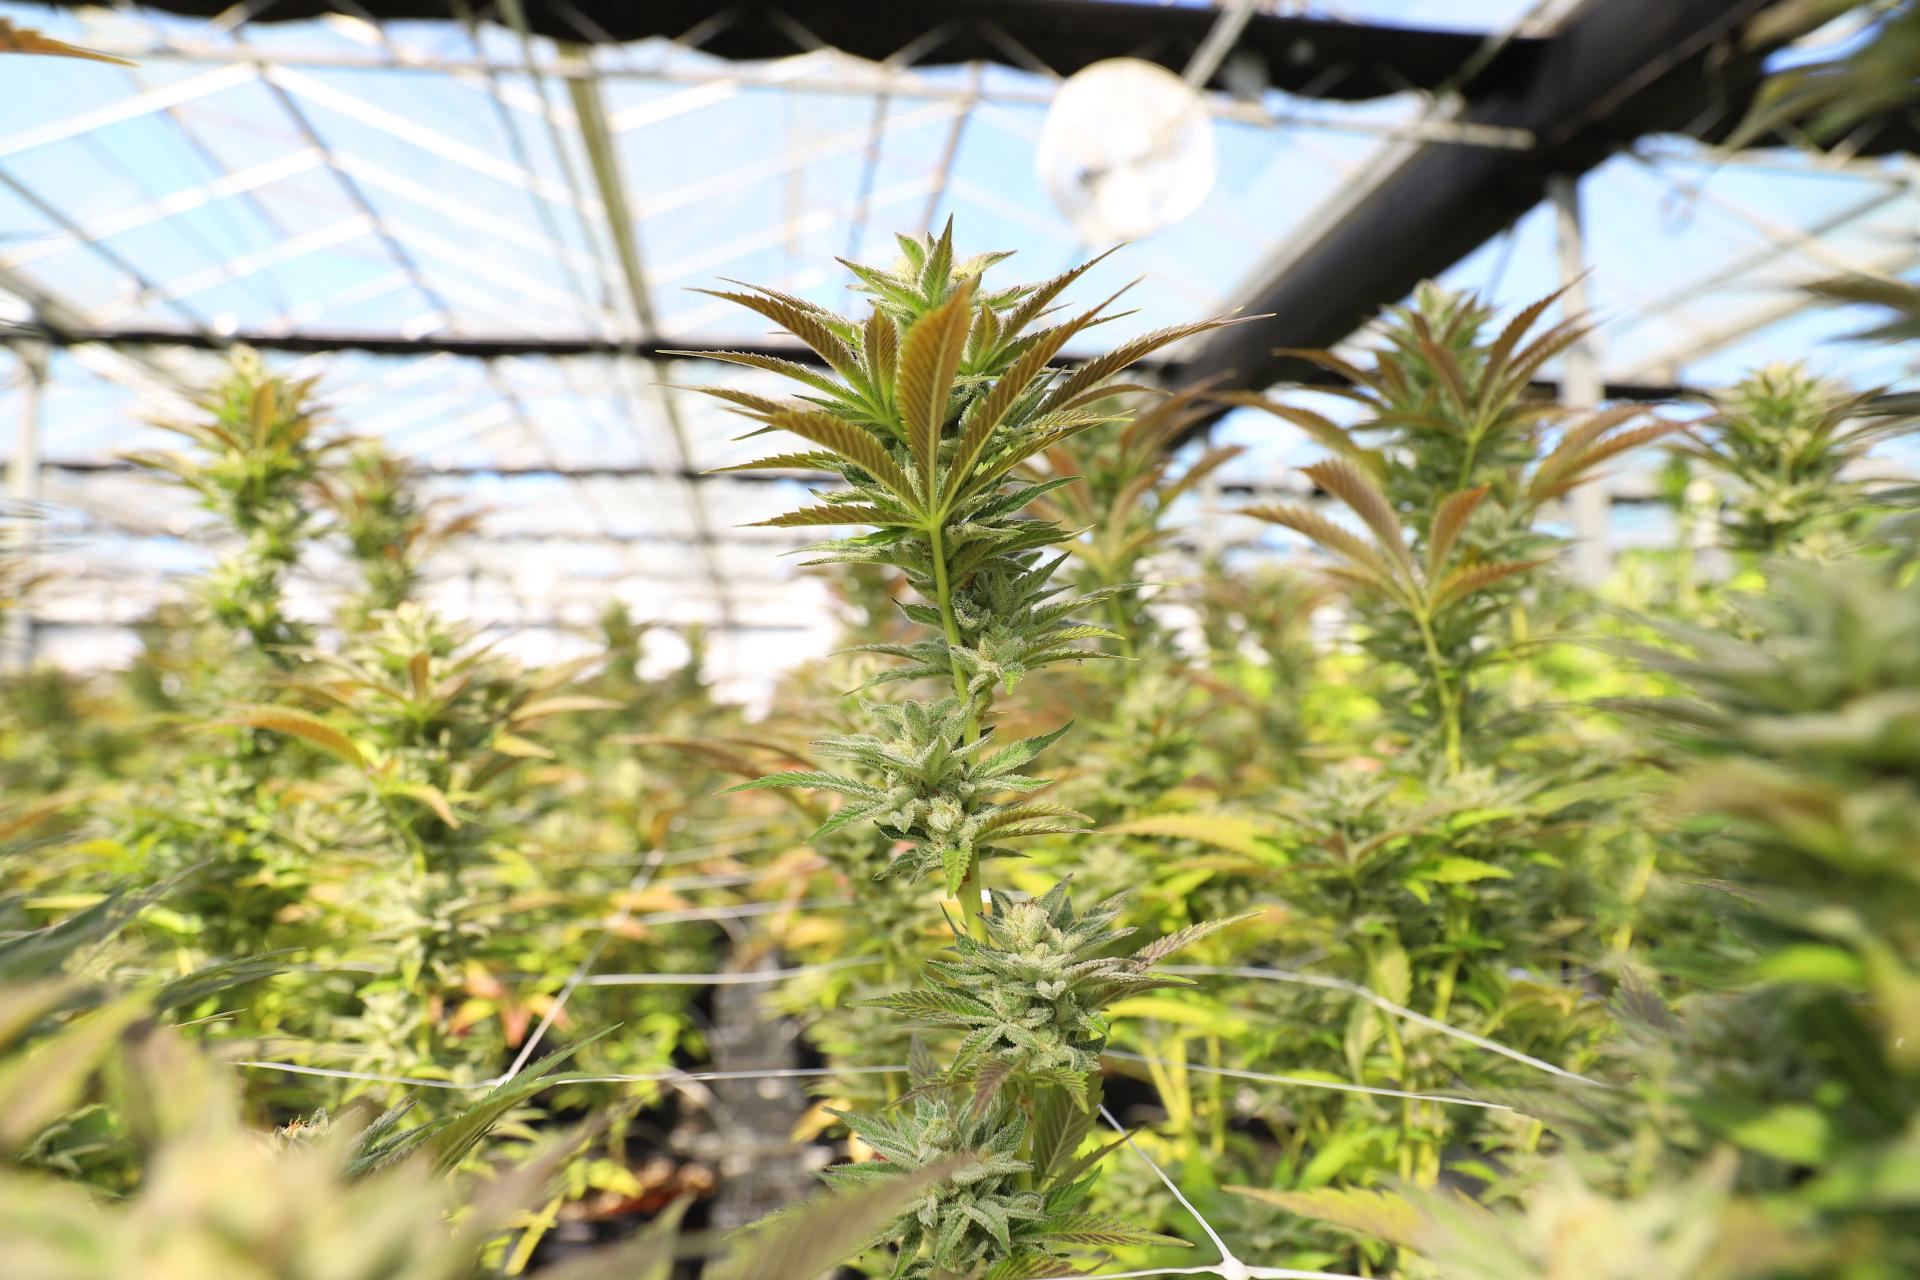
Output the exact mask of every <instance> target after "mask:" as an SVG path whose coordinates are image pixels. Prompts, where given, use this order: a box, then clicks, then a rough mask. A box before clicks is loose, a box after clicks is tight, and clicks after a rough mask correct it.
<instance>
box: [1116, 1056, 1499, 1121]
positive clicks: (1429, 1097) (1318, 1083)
mask: <svg viewBox="0 0 1920 1280" xmlns="http://www.w3.org/2000/svg"><path fill="white" fill-rule="evenodd" d="M1105 1056H1107V1057H1109V1058H1120V1059H1123V1060H1125V1061H1127V1062H1144V1063H1146V1064H1147V1065H1149V1066H1156V1067H1170V1066H1176V1065H1179V1066H1184V1067H1185V1069H1186V1070H1188V1071H1197V1072H1199V1073H1200V1074H1202V1075H1210V1076H1227V1077H1229V1078H1231V1079H1234V1080H1252V1081H1256V1082H1258V1083H1261V1084H1285V1085H1293V1086H1295V1087H1296V1088H1302V1089H1330V1090H1332V1091H1333V1092H1335V1093H1365V1094H1371V1095H1373V1096H1374V1097H1379V1098H1407V1099H1410V1100H1412V1101H1414V1102H1438V1103H1442V1104H1445V1105H1447V1106H1454V1107H1479V1108H1480V1109H1481V1110H1483V1111H1511V1110H1513V1108H1512V1107H1509V1106H1507V1105H1506V1104H1505V1103H1501V1102H1483V1101H1482V1100H1480V1099H1479V1098H1462V1097H1458V1096H1456V1095H1454V1094H1448V1093H1411V1092H1409V1091H1407V1090H1405V1089H1383V1088H1375V1087H1374V1086H1373V1085H1367V1084H1347V1083H1344V1082H1341V1081H1336V1080H1309V1079H1307V1078H1306V1077H1304V1076H1281V1075H1274V1074H1272V1073H1271V1072H1266V1071H1243V1070H1241V1069H1240V1068H1238V1067H1210V1066H1206V1065H1204V1064H1202V1063H1198V1062H1188V1063H1184V1064H1176V1063H1172V1062H1168V1061H1167V1060H1165V1059H1164V1058H1149V1057H1146V1056H1145V1055H1143V1054H1138V1053H1126V1052H1124V1051H1122V1050H1119V1049H1108V1050H1107V1051H1106V1055H1105Z"/></svg>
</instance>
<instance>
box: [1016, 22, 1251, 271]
mask: <svg viewBox="0 0 1920 1280" xmlns="http://www.w3.org/2000/svg"><path fill="white" fill-rule="evenodd" d="M1036 165H1037V167H1038V169H1039V173H1040V179H1041V181H1043V182H1045V183H1046V185H1047V192H1048V194H1049V195H1051V196H1052V197H1053V202H1054V204H1055V205H1057V206H1058V207H1059V209H1060V212H1061V213H1062V214H1064V215H1066V218H1067V221H1068V222H1070V223H1072V224H1073V229H1074V233H1075V234H1076V235H1078V236H1079V238H1080V240H1081V242H1082V243H1083V244H1106V243H1109V242H1111V241H1115V240H1137V239H1139V238H1140V237H1142V236H1147V235H1151V234H1152V233H1154V232H1155V231H1158V230H1160V229H1161V228H1162V227H1166V226H1170V225H1172V224H1173V223H1175V222H1178V221H1180V219H1182V218H1184V217H1186V216H1187V215H1188V214H1190V213H1192V212H1193V211H1194V210H1195V209H1197V208H1199V207H1200V202H1201V201H1203V200H1205V199H1206V198H1207V192H1208V191H1210V190H1212V188H1213V179H1214V173H1215V168H1214V150H1213V119H1212V117H1211V116H1210V115H1209V114H1208V113H1207V108H1206V104H1205V103H1204V102H1202V101H1201V100H1200V95H1199V94H1197V93H1195V92H1194V91H1193V89H1192V88H1190V87H1189V86H1188V85H1187V83H1186V81H1184V80H1182V79H1181V78H1180V77H1179V76H1177V75H1175V74H1174V73H1173V72H1171V71H1169V70H1167V69H1166V68H1165V67H1162V66H1158V65H1156V64H1154V63H1151V62H1143V61H1141V60H1140V59H1138V58H1110V59H1108V60H1107V61H1104V62H1096V63H1094V64H1093V65H1092V66H1090V67H1087V68H1085V69H1084V70H1082V71H1079V72H1076V73H1075V74H1073V75H1072V76H1070V77H1068V78H1067V80H1066V81H1065V82H1064V83H1063V84H1061V86H1060V90H1059V92H1057V93H1056V94H1054V97H1053V103H1052V105H1051V106H1050V107H1049V108H1048V110H1047V122H1046V126H1045V128H1044V129H1043V130H1042V131H1041V134H1040V149H1039V152H1038V155H1037V157H1036Z"/></svg>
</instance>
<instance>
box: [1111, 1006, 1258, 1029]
mask: <svg viewBox="0 0 1920 1280" xmlns="http://www.w3.org/2000/svg"><path fill="white" fill-rule="evenodd" d="M1107 1012H1108V1013H1109V1014H1110V1015H1112V1017H1113V1018H1115V1019H1116V1020H1118V1019H1121V1018H1143V1019H1152V1020H1153V1021H1155V1022H1171V1023H1173V1024H1174V1025H1175V1026H1178V1027H1191V1028H1193V1029H1194V1030H1195V1031H1198V1032H1202V1033H1203V1034H1206V1035H1214V1036H1228V1037H1231V1036H1237V1035H1242V1034H1244V1033H1245V1032H1246V1029H1247V1024H1246V1020H1245V1019H1243V1018H1240V1017H1237V1016H1236V1015H1234V1014H1232V1013H1229V1012H1228V1011H1227V1010H1225V1009H1223V1008H1221V1007H1220V1006H1218V1005H1215V1004H1211V1003H1208V1002H1206V1001H1202V1000H1200V999H1198V998H1188V999H1181V998H1180V997H1178V996H1129V997H1127V998H1126V999H1125V1000H1116V1001H1114V1002H1113V1003H1112V1004H1110V1005H1108V1006H1107Z"/></svg>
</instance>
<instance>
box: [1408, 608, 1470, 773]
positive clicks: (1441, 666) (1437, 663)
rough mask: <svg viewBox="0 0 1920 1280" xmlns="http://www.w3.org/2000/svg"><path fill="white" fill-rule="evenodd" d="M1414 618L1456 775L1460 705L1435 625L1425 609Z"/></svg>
mask: <svg viewBox="0 0 1920 1280" xmlns="http://www.w3.org/2000/svg"><path fill="white" fill-rule="evenodd" d="M1413 618H1414V621H1415V622H1417V623H1419V624H1420V642H1421V643H1422V644H1423V645H1425V646H1426V650H1427V662H1428V664H1429V665H1430V666H1431V668H1432V670H1433V685H1434V693H1435V695H1436V696H1437V697H1438V699H1439V701H1440V719H1441V722H1442V724H1443V725H1444V727H1445V731H1446V742H1447V773H1448V774H1449V775H1451V774H1456V773H1459V772H1460V704H1459V703H1457V702H1455V701H1454V697H1453V686H1452V682H1451V681H1449V680H1448V679H1447V665H1446V663H1445V662H1443V661H1442V660H1441V658H1440V646H1439V644H1437V643H1436V642H1435V641H1434V638H1433V623H1432V622H1431V621H1430V620H1429V619H1428V618H1427V615H1426V611H1425V610H1424V609H1418V610H1415V611H1414V615H1413Z"/></svg>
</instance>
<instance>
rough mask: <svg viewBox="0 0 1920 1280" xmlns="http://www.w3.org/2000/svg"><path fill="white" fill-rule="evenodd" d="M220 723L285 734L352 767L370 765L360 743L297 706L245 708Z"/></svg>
mask: <svg viewBox="0 0 1920 1280" xmlns="http://www.w3.org/2000/svg"><path fill="white" fill-rule="evenodd" d="M217 723H219V724H225V725H239V726H243V727H245V728H249V729H265V730H267V731H269V732H271V733H284V734H287V735H288V736H290V737H295V738H298V739H300V740H301V741H302V742H307V743H311V744H312V745H314V746H316V747H318V748H320V749H321V750H322V751H325V752H326V753H327V754H329V755H332V756H337V757H339V758H340V759H342V760H345V761H346V762H347V763H348V764H356V765H365V764H366V755H365V754H364V753H363V752H362V751H361V750H360V744H359V743H357V742H355V741H354V740H353V739H352V738H350V737H348V736H347V735H346V734H345V733H343V732H341V731H340V730H339V729H337V728H335V727H334V726H333V725H331V724H329V723H327V722H326V721H325V720H322V719H321V718H320V717H319V716H316V715H313V714H312V713H310V712H306V711H300V710H296V709H295V708H293V707H265V706H260V707H245V708H242V709H241V710H240V711H237V712H235V713H234V714H233V715H230V716H228V717H227V718H226V719H224V720H220V721H218V722H217Z"/></svg>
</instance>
